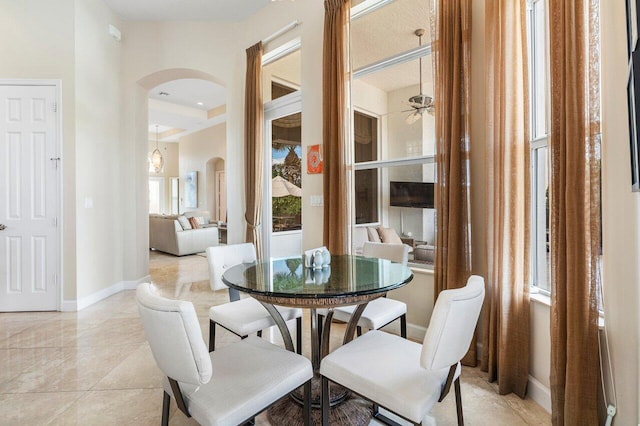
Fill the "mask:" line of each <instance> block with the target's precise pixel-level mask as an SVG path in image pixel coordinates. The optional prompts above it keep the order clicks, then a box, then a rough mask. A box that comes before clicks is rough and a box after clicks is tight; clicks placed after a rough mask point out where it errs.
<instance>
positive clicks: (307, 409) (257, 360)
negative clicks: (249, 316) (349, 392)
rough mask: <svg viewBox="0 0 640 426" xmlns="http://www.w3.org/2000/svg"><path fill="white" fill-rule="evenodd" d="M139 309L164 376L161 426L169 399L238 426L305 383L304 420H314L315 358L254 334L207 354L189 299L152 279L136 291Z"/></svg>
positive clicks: (207, 419) (214, 421)
mask: <svg viewBox="0 0 640 426" xmlns="http://www.w3.org/2000/svg"><path fill="white" fill-rule="evenodd" d="M136 299H137V303H138V311H139V313H140V318H141V320H142V325H143V328H144V332H145V335H146V337H147V340H148V341H149V346H150V347H151V352H152V354H153V357H154V359H155V361H156V363H157V364H158V367H159V368H160V370H162V372H163V374H164V375H165V379H164V380H163V383H162V385H163V389H164V396H163V406H162V425H168V424H169V408H170V404H171V398H172V397H173V399H174V400H175V401H176V404H177V406H178V408H179V409H180V411H182V412H183V413H184V414H185V415H186V416H187V417H193V418H194V419H195V420H196V421H197V422H198V423H200V424H203V425H219V426H222V425H240V424H244V423H246V422H247V421H251V420H252V419H253V418H254V417H255V415H256V414H259V413H260V412H261V411H263V410H264V409H266V408H268V407H270V406H271V405H273V404H274V403H275V402H277V401H278V400H280V399H281V398H283V397H285V396H287V395H288V394H289V393H290V392H291V391H293V390H294V389H297V388H298V387H300V386H304V400H305V401H304V410H303V411H304V414H303V415H304V422H305V425H309V424H310V421H311V419H310V415H311V378H312V377H313V370H312V367H311V362H310V361H309V360H308V359H306V358H304V357H303V356H301V355H298V354H295V353H293V352H290V351H287V350H285V349H282V348H280V347H278V346H275V345H273V344H271V343H269V342H267V341H266V340H263V339H260V338H258V337H255V336H252V337H249V338H247V339H244V340H242V341H240V342H237V343H234V344H232V345H229V346H225V347H223V348H221V349H218V350H217V351H215V352H211V353H208V352H207V348H206V346H205V343H204V339H203V338H202V334H201V333H202V332H201V330H200V324H199V322H198V317H197V316H196V312H195V309H194V308H193V304H192V303H191V302H187V301H183V300H171V299H167V298H164V297H161V296H159V295H158V294H156V291H155V289H154V287H153V286H152V285H151V284H149V283H143V284H140V285H139V286H138V288H137V290H136Z"/></svg>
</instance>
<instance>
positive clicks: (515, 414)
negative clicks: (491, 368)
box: [0, 252, 550, 426]
mask: <svg viewBox="0 0 640 426" xmlns="http://www.w3.org/2000/svg"><path fill="white" fill-rule="evenodd" d="M150 273H151V277H152V280H153V282H154V283H155V284H156V285H157V286H158V288H159V289H160V291H161V293H162V294H163V295H165V296H166V297H172V298H178V299H184V300H190V301H192V302H193V303H194V305H195V308H196V312H197V313H198V316H199V318H200V323H201V326H202V332H203V337H204V338H205V340H206V339H207V330H208V308H209V307H210V306H212V305H214V304H219V303H224V302H226V301H227V294H226V292H225V291H218V292H216V293H213V292H211V291H210V289H209V283H208V271H207V264H206V259H205V258H203V257H201V256H197V255H195V256H186V257H182V258H176V257H173V256H169V255H164V254H161V253H155V252H153V253H151V261H150ZM304 322H305V332H306V333H305V336H304V337H305V347H304V352H305V354H307V355H308V353H309V344H308V342H309V337H308V334H309V333H308V330H307V329H308V324H309V322H308V318H305V319H304ZM333 331H334V340H333V343H332V344H333V345H334V346H335V345H337V344H339V341H340V337H341V336H340V334H341V331H343V330H341V327H340V326H339V325H336V326H335V327H334V329H333ZM217 334H218V336H217V341H216V344H217V345H218V346H223V345H226V344H230V343H232V342H235V341H237V338H236V337H235V336H233V335H232V334H230V333H228V332H226V331H224V330H219V331H218V333H217ZM264 337H265V338H270V339H271V340H272V341H274V342H276V343H279V342H280V338H279V336H278V333H277V332H276V331H275V330H271V331H269V332H266V333H265V334H264ZM160 383H161V374H160V371H159V370H158V369H157V367H156V366H155V362H154V360H153V357H152V355H151V351H150V350H149V346H148V345H147V343H146V341H145V337H144V334H143V330H142V327H141V324H140V321H139V319H138V314H137V308H136V304H135V294H134V291H124V292H121V293H119V294H116V295H114V296H111V297H109V298H108V299H105V300H103V301H101V302H99V303H96V304H95V305H92V306H90V307H88V308H86V309H84V310H82V311H80V312H65V313H61V312H42V313H2V314H0V425H49V424H51V425H114V424H122V425H147V424H148V425H157V424H159V423H160V414H161V405H162V389H161V385H160ZM462 395H463V405H464V412H465V420H466V424H468V425H526V424H536V425H538V424H550V417H549V415H548V414H547V413H546V412H545V411H544V410H543V409H542V408H541V407H540V406H538V405H537V404H535V403H534V402H533V401H531V400H521V399H519V398H518V397H515V396H513V395H508V396H499V395H497V394H496V388H495V386H494V385H493V384H490V383H487V381H486V376H485V374H484V373H481V372H480V371H479V370H477V369H471V368H465V369H464V373H463V378H462ZM433 416H434V418H435V419H436V420H437V423H438V424H444V425H454V424H456V417H455V399H454V398H453V393H452V394H451V395H450V396H449V397H447V398H446V399H445V401H444V402H443V403H441V404H438V405H437V406H436V407H435V408H434V410H433ZM171 424H172V425H193V424H195V422H194V421H193V420H192V419H187V418H186V417H185V416H184V415H183V414H182V413H181V412H179V411H177V410H176V409H175V404H173V403H172V414H171ZM257 424H259V425H268V424H269V422H268V420H267V419H266V415H264V414H263V415H261V416H260V417H258V419H257ZM372 424H376V423H375V422H372ZM278 426H279V425H278Z"/></svg>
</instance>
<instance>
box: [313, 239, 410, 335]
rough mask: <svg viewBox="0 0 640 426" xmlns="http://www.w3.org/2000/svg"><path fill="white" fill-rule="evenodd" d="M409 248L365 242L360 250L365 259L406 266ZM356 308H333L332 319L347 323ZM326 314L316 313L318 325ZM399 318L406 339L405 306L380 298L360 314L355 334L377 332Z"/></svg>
mask: <svg viewBox="0 0 640 426" xmlns="http://www.w3.org/2000/svg"><path fill="white" fill-rule="evenodd" d="M409 248H410V247H409V246H408V245H406V244H387V243H374V242H365V243H364V246H363V248H362V255H363V256H365V257H377V258H380V259H387V260H390V261H392V262H397V263H402V264H403V265H406V264H407V261H408V259H409ZM356 308H357V306H355V305H349V306H340V307H337V308H334V310H333V319H336V320H338V321H343V322H349V320H350V319H351V315H353V312H354V311H355V310H356ZM327 314H328V311H327V310H326V309H322V310H319V311H318V315H319V318H318V324H322V321H323V320H324V316H326V315H327ZM398 318H400V335H401V336H402V337H404V338H406V337H407V304H406V303H404V302H401V301H399V300H394V299H388V298H386V297H380V298H378V299H375V300H372V301H371V302H369V304H367V307H366V308H365V309H364V311H363V312H362V315H361V316H360V319H359V320H358V328H357V333H358V336H360V335H362V329H363V328H366V329H369V330H378V329H380V328H382V327H384V326H385V325H387V324H389V323H392V322H393V321H395V320H397V319H398Z"/></svg>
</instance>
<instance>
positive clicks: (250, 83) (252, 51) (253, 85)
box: [244, 42, 264, 259]
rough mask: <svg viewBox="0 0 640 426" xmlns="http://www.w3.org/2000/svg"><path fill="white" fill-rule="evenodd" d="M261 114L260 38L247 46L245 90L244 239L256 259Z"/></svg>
mask: <svg viewBox="0 0 640 426" xmlns="http://www.w3.org/2000/svg"><path fill="white" fill-rule="evenodd" d="M263 116H264V105H263V102H262V42H259V43H257V44H255V45H253V46H251V47H250V48H248V49H247V74H246V83H245V92H244V170H245V172H244V173H245V175H244V193H245V200H246V210H245V214H244V218H245V220H246V222H247V235H246V241H247V242H252V243H254V244H255V246H256V252H257V255H258V259H260V258H262V243H261V242H262V235H261V229H260V226H261V221H262V181H263V176H262V174H263V156H264V147H263V144H264V141H263V127H264V122H263V121H264V120H263Z"/></svg>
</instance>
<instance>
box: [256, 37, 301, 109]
mask: <svg viewBox="0 0 640 426" xmlns="http://www.w3.org/2000/svg"><path fill="white" fill-rule="evenodd" d="M300 58H301V56H300V50H296V51H295V52H293V53H290V54H289V55H287V56H284V57H282V58H280V59H277V60H275V61H273V62H271V63H270V64H267V65H265V66H264V67H262V85H263V91H262V96H263V101H264V102H269V101H272V100H274V99H277V98H279V97H281V96H284V95H287V94H289V93H292V92H295V91H297V90H300V75H301V74H300V73H301V70H302V68H301V62H300Z"/></svg>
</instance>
